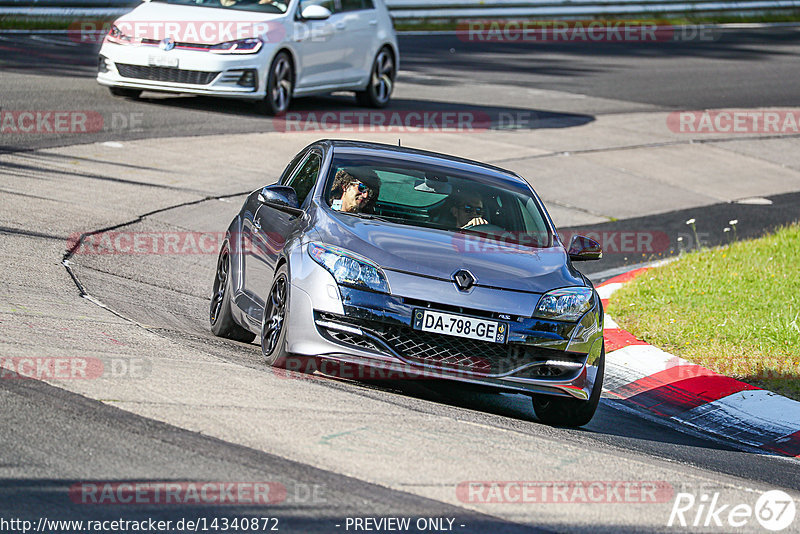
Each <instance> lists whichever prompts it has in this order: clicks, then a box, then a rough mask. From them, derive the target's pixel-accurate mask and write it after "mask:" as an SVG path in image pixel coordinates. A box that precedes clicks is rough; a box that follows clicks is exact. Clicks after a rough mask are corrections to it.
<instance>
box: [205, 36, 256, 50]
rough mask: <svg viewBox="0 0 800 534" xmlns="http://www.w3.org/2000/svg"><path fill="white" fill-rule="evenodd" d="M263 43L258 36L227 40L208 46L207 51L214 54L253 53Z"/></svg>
mask: <svg viewBox="0 0 800 534" xmlns="http://www.w3.org/2000/svg"><path fill="white" fill-rule="evenodd" d="M263 45H264V41H262V40H261V39H260V38H259V37H251V38H249V39H239V40H238V41H227V42H224V43H220V44H216V45H214V46H211V47H209V49H208V51H209V52H213V53H214V54H255V53H256V52H258V51H259V50H261V47H262V46H263Z"/></svg>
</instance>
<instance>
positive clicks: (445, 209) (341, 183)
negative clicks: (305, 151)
mask: <svg viewBox="0 0 800 534" xmlns="http://www.w3.org/2000/svg"><path fill="white" fill-rule="evenodd" d="M324 195H325V196H324V198H325V201H326V203H327V205H328V206H330V207H331V208H332V209H333V210H334V211H337V212H340V213H344V214H348V215H353V216H359V217H364V218H378V219H385V220H387V221H390V222H396V223H401V224H407V225H412V226H421V227H426V228H436V229H440V230H448V231H452V232H460V233H474V234H479V235H481V236H483V237H486V238H488V239H492V240H500V241H503V242H507V243H513V244H517V245H525V246H531V247H537V248H538V247H549V246H552V234H551V232H550V230H549V225H548V224H547V223H546V222H545V221H546V219H545V216H544V214H543V213H542V211H541V209H540V207H539V203H538V202H537V201H536V199H535V198H534V197H533V196H532V194H531V191H530V189H528V188H527V187H526V186H524V185H522V184H516V183H514V182H513V181H511V180H508V181H507V180H503V179H501V178H498V177H494V176H491V175H490V174H488V173H487V174H480V173H473V172H467V171H462V170H461V169H457V168H451V167H447V166H439V165H431V164H429V163H425V164H420V163H414V162H409V161H404V160H401V159H396V160H395V159H388V158H374V157H369V156H359V155H349V154H347V155H337V156H335V157H334V159H333V161H332V163H331V169H330V171H329V174H328V179H327V182H326V187H325V192H324Z"/></svg>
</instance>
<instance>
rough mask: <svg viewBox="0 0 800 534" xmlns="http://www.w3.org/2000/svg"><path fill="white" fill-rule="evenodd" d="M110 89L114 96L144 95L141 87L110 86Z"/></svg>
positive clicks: (136, 96) (133, 96)
mask: <svg viewBox="0 0 800 534" xmlns="http://www.w3.org/2000/svg"><path fill="white" fill-rule="evenodd" d="M108 91H109V92H110V93H111V94H112V95H114V96H120V97H123V98H133V99H136V98H139V97H140V96H142V90H141V89H126V88H124V87H109V88H108Z"/></svg>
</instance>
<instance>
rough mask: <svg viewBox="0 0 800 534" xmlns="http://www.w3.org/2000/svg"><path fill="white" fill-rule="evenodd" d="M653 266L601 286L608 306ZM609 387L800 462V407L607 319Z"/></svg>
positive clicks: (624, 397)
mask: <svg viewBox="0 0 800 534" xmlns="http://www.w3.org/2000/svg"><path fill="white" fill-rule="evenodd" d="M648 269H649V267H643V268H639V269H634V270H632V271H629V272H627V273H624V274H621V275H619V276H615V277H613V278H611V279H609V280H607V281H606V282H604V283H603V284H600V285H598V286H597V291H598V294H599V295H600V297H601V299H602V302H603V306H604V307H607V306H608V299H609V297H610V296H611V295H612V294H613V293H614V291H616V290H617V289H619V288H620V287H621V286H622V285H623V284H624V283H626V282H629V281H630V280H632V279H633V278H635V277H636V276H638V275H640V274H641V273H643V272H644V271H646V270H648ZM605 324H606V326H607V327H608V328H606V329H605V330H604V332H603V338H604V340H605V343H606V369H607V372H606V377H605V384H604V385H605V387H604V388H603V389H604V390H605V391H606V392H607V393H608V394H609V395H610V396H612V397H617V398H618V399H620V400H621V401H623V402H626V403H629V404H632V405H635V406H637V407H639V408H643V409H646V410H648V411H649V412H650V413H653V414H656V415H659V416H662V417H667V418H670V419H672V420H673V421H678V422H681V423H683V424H686V425H689V426H692V427H695V428H697V429H699V430H703V431H705V432H710V433H712V434H716V435H719V436H723V437H726V438H730V439H733V440H736V441H739V442H741V443H745V444H747V445H751V446H755V447H760V448H761V449H763V450H765V451H769V452H772V453H777V454H782V455H786V456H792V457H797V458H800V402H797V401H795V400H792V399H789V398H786V397H783V396H781V395H778V394H776V393H772V392H771V391H766V390H763V389H760V388H758V387H756V386H752V385H750V384H746V383H744V382H741V381H739V380H736V379H734V378H731V377H728V376H724V375H720V374H718V373H715V372H713V371H711V370H709V369H706V368H704V367H702V366H700V365H697V364H694V363H692V362H689V361H687V360H684V359H683V358H679V357H677V356H675V355H673V354H670V353H668V352H666V351H663V350H661V349H659V348H658V347H654V346H652V345H650V344H648V343H647V342H645V341H641V340H639V339H636V337H635V336H634V335H632V334H631V333H630V332H627V331H625V330H624V329H622V328H619V326H618V325H617V324H616V323H615V322H614V320H613V319H612V318H611V317H610V316H608V315H606V317H605Z"/></svg>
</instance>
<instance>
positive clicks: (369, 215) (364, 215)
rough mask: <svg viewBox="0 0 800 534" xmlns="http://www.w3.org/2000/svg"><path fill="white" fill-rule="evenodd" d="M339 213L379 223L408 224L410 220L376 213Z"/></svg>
mask: <svg viewBox="0 0 800 534" xmlns="http://www.w3.org/2000/svg"><path fill="white" fill-rule="evenodd" d="M339 213H346V214H347V215H352V216H353V217H359V218H361V219H370V220H377V221H385V222H399V223H406V224H407V223H408V222H409V220H408V219H404V218H403V217H392V216H391V215H375V214H374V213H348V212H346V211H341V212H339Z"/></svg>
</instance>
